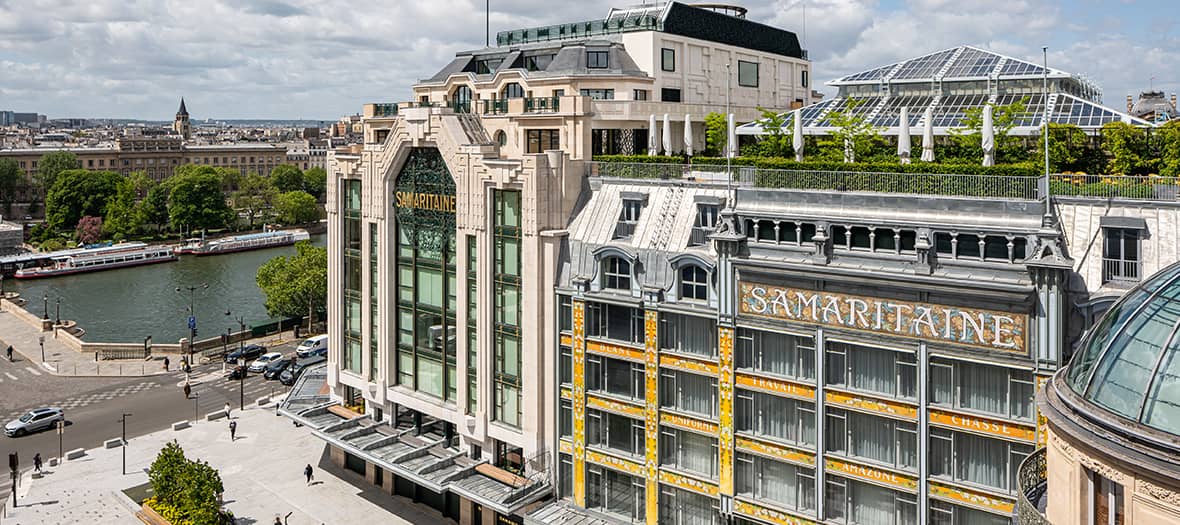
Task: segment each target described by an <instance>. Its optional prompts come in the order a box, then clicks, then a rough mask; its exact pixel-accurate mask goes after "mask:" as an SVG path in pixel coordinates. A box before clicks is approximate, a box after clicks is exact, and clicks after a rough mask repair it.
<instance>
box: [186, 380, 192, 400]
mask: <svg viewBox="0 0 1180 525" xmlns="http://www.w3.org/2000/svg"><path fill="white" fill-rule="evenodd" d="M191 393H193V387H191V386H189V384H188V381H185V382H184V398H185V399H188V398H189V397H188V396H189V394H191Z"/></svg>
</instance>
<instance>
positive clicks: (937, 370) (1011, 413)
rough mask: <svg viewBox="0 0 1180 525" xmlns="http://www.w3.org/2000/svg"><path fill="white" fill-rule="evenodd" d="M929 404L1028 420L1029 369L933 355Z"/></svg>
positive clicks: (1030, 399) (1030, 409) (1030, 413)
mask: <svg viewBox="0 0 1180 525" xmlns="http://www.w3.org/2000/svg"><path fill="white" fill-rule="evenodd" d="M930 386H931V389H930V404H932V405H938V406H944V407H950V408H956V409H963V410H970V411H974V412H984V413H987V414H991V415H998V416H1001V417H1006V418H1012V419H1020V420H1024V421H1032V418H1033V377H1032V372H1029V371H1026V370H1016V369H1012V368H1007V367H1002V366H993V365H985V364H979V363H970V362H966V361H952V360H949V359H940V358H933V359H931V361H930Z"/></svg>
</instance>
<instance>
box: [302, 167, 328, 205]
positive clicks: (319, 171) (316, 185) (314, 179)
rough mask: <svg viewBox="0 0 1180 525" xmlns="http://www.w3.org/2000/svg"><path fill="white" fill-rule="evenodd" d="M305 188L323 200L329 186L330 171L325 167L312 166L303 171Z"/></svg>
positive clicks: (317, 198)
mask: <svg viewBox="0 0 1180 525" xmlns="http://www.w3.org/2000/svg"><path fill="white" fill-rule="evenodd" d="M303 188H304V189H305V190H306V191H307V192H308V193H310V194H311V195H312V196H313V197H315V198H316V200H317V201H319V200H323V198H324V191H325V190H327V188H328V172H327V171H325V170H324V168H311V169H309V170H307V171H305V172H303Z"/></svg>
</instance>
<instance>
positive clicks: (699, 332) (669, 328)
mask: <svg viewBox="0 0 1180 525" xmlns="http://www.w3.org/2000/svg"><path fill="white" fill-rule="evenodd" d="M691 268H699V267H697V266H692V267H691ZM660 349H661V350H667V351H672V352H682V353H686V354H694V355H698V356H702V357H706V358H715V357H717V321H716V320H715V319H710V318H704V317H693V316H689V315H680V314H673V313H665V314H661V315H660Z"/></svg>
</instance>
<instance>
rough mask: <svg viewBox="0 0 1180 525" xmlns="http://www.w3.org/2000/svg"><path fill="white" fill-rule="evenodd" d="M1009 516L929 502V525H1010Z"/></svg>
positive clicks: (934, 500) (934, 501) (943, 502)
mask: <svg viewBox="0 0 1180 525" xmlns="http://www.w3.org/2000/svg"><path fill="white" fill-rule="evenodd" d="M1011 523H1012V518H1011V517H1010V516H1000V515H998V514H992V513H990V512H984V511H982V510H975V509H971V508H967V507H963V506H959V505H955V504H953V503H949V502H946V501H940V500H936V499H931V500H930V525H1011Z"/></svg>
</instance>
